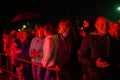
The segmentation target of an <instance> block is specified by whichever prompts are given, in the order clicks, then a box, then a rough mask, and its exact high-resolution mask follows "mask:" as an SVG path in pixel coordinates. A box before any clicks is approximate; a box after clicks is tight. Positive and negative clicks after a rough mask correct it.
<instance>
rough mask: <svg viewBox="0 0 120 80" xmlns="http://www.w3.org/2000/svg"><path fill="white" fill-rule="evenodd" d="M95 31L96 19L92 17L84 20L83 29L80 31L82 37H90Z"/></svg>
mask: <svg viewBox="0 0 120 80" xmlns="http://www.w3.org/2000/svg"><path fill="white" fill-rule="evenodd" d="M94 30H95V27H94V19H93V18H92V17H91V16H86V17H84V18H83V19H82V27H80V29H79V34H80V35H81V36H82V37H85V36H87V35H89V34H90V33H91V32H93V31H94Z"/></svg>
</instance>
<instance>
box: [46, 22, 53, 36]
mask: <svg viewBox="0 0 120 80" xmlns="http://www.w3.org/2000/svg"><path fill="white" fill-rule="evenodd" d="M44 30H46V31H47V32H48V33H50V34H54V33H55V30H54V27H53V26H52V25H51V24H46V25H45V26H44Z"/></svg>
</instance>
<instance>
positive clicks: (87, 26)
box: [78, 16, 95, 80]
mask: <svg viewBox="0 0 120 80" xmlns="http://www.w3.org/2000/svg"><path fill="white" fill-rule="evenodd" d="M94 31H95V27H94V19H93V18H92V17H91V16H85V17H84V18H83V19H82V27H80V28H78V33H79V38H80V40H79V41H80V44H81V42H82V40H83V38H84V37H86V36H88V35H90V34H91V33H92V32H94ZM78 52H79V51H78ZM80 64H81V63H80ZM81 74H82V75H81V76H82V77H81V78H82V79H83V80H87V78H88V72H87V70H86V66H84V65H83V64H82V65H81Z"/></svg>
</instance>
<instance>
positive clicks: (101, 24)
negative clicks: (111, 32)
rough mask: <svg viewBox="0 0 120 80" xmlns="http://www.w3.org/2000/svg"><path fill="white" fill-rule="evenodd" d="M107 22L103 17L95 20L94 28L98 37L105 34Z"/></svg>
mask: <svg viewBox="0 0 120 80" xmlns="http://www.w3.org/2000/svg"><path fill="white" fill-rule="evenodd" d="M106 24H107V20H106V19H105V18H103V17H100V18H98V19H97V20H96V23H95V27H96V29H97V31H98V33H99V34H100V35H104V34H106V33H107V25H106Z"/></svg>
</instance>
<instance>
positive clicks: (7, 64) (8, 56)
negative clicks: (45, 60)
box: [0, 53, 58, 80]
mask: <svg viewBox="0 0 120 80" xmlns="http://www.w3.org/2000/svg"><path fill="white" fill-rule="evenodd" d="M2 56H6V68H4V67H2V65H1V66H0V68H1V69H2V70H3V71H5V72H7V73H10V74H11V75H12V76H14V77H15V78H17V79H18V76H17V74H15V73H13V72H12V71H11V70H9V69H8V68H9V67H11V65H9V58H10V57H11V56H10V55H6V54H5V53H0V58H1V57H2ZM14 58H15V59H17V60H19V61H22V62H25V63H29V64H31V65H36V66H40V67H42V68H46V69H49V70H53V71H55V72H56V80H58V69H56V68H49V67H44V66H42V65H40V64H36V63H33V62H30V61H27V60H24V59H22V58H18V57H14ZM1 60H2V59H1ZM0 64H1V63H0Z"/></svg>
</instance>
